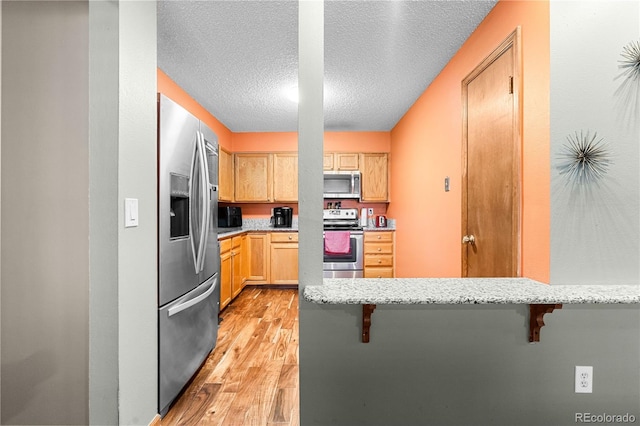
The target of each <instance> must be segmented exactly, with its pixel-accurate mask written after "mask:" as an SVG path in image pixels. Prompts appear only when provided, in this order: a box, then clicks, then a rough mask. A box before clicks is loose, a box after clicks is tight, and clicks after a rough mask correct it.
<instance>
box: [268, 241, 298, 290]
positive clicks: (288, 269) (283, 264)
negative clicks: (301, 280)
mask: <svg viewBox="0 0 640 426" xmlns="http://www.w3.org/2000/svg"><path fill="white" fill-rule="evenodd" d="M270 263H271V271H270V272H271V279H270V282H271V284H298V233H297V232H272V233H271V245H270Z"/></svg>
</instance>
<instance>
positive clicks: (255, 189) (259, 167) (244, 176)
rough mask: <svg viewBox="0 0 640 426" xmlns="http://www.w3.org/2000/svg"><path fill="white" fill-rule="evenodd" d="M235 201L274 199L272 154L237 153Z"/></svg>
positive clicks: (266, 200) (266, 201) (268, 201)
mask: <svg viewBox="0 0 640 426" xmlns="http://www.w3.org/2000/svg"><path fill="white" fill-rule="evenodd" d="M234 166H235V175H234V176H235V179H234V180H235V182H234V183H235V201H237V202H262V203H270V202H272V201H273V196H272V195H273V188H272V185H271V183H272V180H273V163H272V156H271V154H265V153H241V154H235V164H234Z"/></svg>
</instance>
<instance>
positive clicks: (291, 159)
mask: <svg viewBox="0 0 640 426" xmlns="http://www.w3.org/2000/svg"><path fill="white" fill-rule="evenodd" d="M273 201H275V202H283V201H284V202H286V201H294V202H297V201H298V154H297V153H295V152H286V153H275V154H273Z"/></svg>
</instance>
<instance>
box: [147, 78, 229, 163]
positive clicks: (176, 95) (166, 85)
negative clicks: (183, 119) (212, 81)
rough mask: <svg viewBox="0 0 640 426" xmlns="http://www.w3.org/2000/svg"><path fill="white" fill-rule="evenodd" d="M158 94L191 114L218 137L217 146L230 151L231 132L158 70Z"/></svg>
mask: <svg viewBox="0 0 640 426" xmlns="http://www.w3.org/2000/svg"><path fill="white" fill-rule="evenodd" d="M158 92H159V93H162V94H163V95H165V96H167V97H168V98H169V99H172V100H174V101H176V102H177V103H179V104H180V105H182V106H183V107H184V108H185V109H186V110H187V111H189V112H190V113H191V114H193V115H195V116H196V117H198V118H199V119H200V120H202V121H203V122H204V123H206V124H207V126H209V128H210V129H211V130H213V131H214V132H215V134H216V135H217V136H218V145H220V146H221V147H223V148H225V149H226V150H227V151H231V143H232V139H231V138H232V133H231V131H230V130H229V129H228V128H227V127H226V126H225V125H224V124H222V123H221V122H220V121H218V119H217V118H215V117H214V116H213V115H211V113H210V112H209V111H207V110H206V109H204V107H203V106H202V105H200V104H199V103H198V102H196V101H195V99H193V98H192V97H191V95H189V94H188V93H187V92H185V91H184V90H183V89H182V88H181V87H180V86H178V85H177V84H176V83H175V82H174V81H173V80H171V78H169V76H168V75H166V74H165V73H164V72H163V71H162V70H161V69H160V68H158Z"/></svg>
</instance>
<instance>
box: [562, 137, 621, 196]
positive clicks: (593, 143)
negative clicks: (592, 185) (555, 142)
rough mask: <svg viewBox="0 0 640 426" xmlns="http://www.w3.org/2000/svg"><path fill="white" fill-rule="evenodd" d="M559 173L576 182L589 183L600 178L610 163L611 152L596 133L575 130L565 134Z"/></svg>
mask: <svg viewBox="0 0 640 426" xmlns="http://www.w3.org/2000/svg"><path fill="white" fill-rule="evenodd" d="M560 158H561V159H562V160H564V163H562V164H561V165H560V167H559V169H560V174H561V175H565V176H566V177H567V178H568V179H570V180H571V181H573V182H577V183H589V182H593V181H596V180H598V179H600V178H602V177H603V176H604V175H605V174H606V173H607V171H608V169H609V166H610V165H611V154H610V153H609V150H608V148H607V145H606V144H605V143H604V139H602V138H600V139H598V133H597V132H594V133H593V135H591V134H590V132H588V131H587V132H586V134H585V133H583V132H582V131H580V133H578V132H575V133H574V134H573V135H568V136H567V143H565V144H564V145H563V146H562V150H561V152H560Z"/></svg>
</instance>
